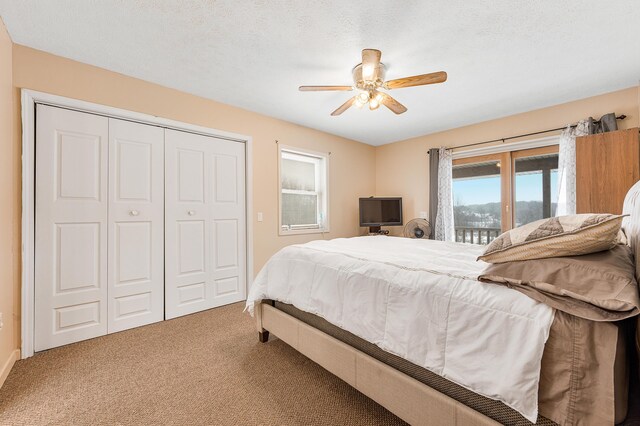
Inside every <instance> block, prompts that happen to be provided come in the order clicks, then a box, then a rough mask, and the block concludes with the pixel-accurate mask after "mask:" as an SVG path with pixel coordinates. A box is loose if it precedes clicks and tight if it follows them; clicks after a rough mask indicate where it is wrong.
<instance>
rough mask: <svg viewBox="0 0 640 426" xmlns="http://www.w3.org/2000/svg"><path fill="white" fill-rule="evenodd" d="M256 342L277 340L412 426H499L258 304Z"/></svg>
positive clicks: (483, 416)
mask: <svg viewBox="0 0 640 426" xmlns="http://www.w3.org/2000/svg"><path fill="white" fill-rule="evenodd" d="M255 317H256V324H257V329H258V339H259V340H260V342H262V343H265V342H267V341H268V340H269V333H273V334H275V335H276V336H277V337H278V338H279V339H280V340H282V341H284V342H285V343H287V344H288V345H290V346H291V347H293V348H294V349H295V350H297V351H298V352H300V353H301V354H303V355H305V356H306V357H307V358H309V359H311V360H312V361H314V362H316V363H317V364H319V365H320V366H322V367H323V368H325V369H326V370H327V371H329V372H330V373H333V374H334V375H336V376H338V377H339V378H340V379H342V380H344V381H345V382H347V383H348V384H349V385H351V386H353V387H354V388H355V389H357V390H359V391H360V392H362V393H363V394H365V395H366V396H368V397H369V398H371V399H373V400H374V401H376V402H377V403H378V404H380V405H382V406H383V407H385V408H386V409H388V410H389V411H391V412H392V413H394V414H395V415H397V416H398V417H400V418H401V419H402V420H404V421H406V422H407V423H409V424H412V425H434V426H435V425H437V426H448V425H460V426H462V425H465V426H481V425H482V426H484V425H499V423H497V422H496V421H494V420H493V419H490V418H489V417H487V416H485V415H483V414H481V413H479V412H477V411H475V410H473V409H472V408H469V407H467V406H466V405H464V404H462V403H460V402H458V401H456V400H455V399H453V398H450V397H449V396H447V395H444V394H442V393H440V392H438V391H436V390H434V389H432V388H430V387H429V386H427V385H425V384H423V383H421V382H419V381H418V380H416V379H414V378H412V377H409V376H407V375H406V374H404V373H401V372H400V371H398V370H396V369H394V368H392V367H390V366H388V365H386V364H384V363H382V362H380V361H378V360H377V359H375V358H372V357H371V356H369V355H367V354H365V353H363V352H361V351H359V350H357V349H355V348H353V347H351V346H349V345H347V344H346V343H343V342H341V341H339V340H337V339H335V338H333V337H331V336H329V335H328V334H326V333H324V332H322V331H320V330H318V329H316V328H314V327H311V326H310V325H308V324H305V323H304V322H302V321H300V320H299V319H297V318H294V317H293V316H291V315H289V314H287V313H285V312H282V311H280V310H278V309H277V308H275V307H273V306H272V305H270V304H269V303H268V302H266V301H265V302H264V303H256V305H255Z"/></svg>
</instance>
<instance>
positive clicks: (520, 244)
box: [478, 214, 624, 263]
mask: <svg viewBox="0 0 640 426" xmlns="http://www.w3.org/2000/svg"><path fill="white" fill-rule="evenodd" d="M623 217H624V216H623V215H613V214H575V215H569V216H558V217H551V218H548V219H542V220H537V221H535V222H531V223H527V224H526V225H523V226H520V227H518V228H514V229H512V230H510V231H507V232H505V233H503V234H502V235H500V236H499V237H498V238H496V239H495V240H493V241H492V242H491V243H490V244H489V245H488V246H487V248H486V250H485V251H484V253H483V254H482V255H481V256H480V257H478V260H484V261H485V262H489V263H502V262H512V261H516V260H530V259H545V258H549V257H559V256H575V255H581V254H588V253H595V252H598V251H602V250H609V249H610V248H612V247H614V246H615V245H616V244H618V242H619V240H618V232H619V231H620V225H621V224H622V218H623Z"/></svg>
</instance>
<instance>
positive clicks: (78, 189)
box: [35, 105, 109, 351]
mask: <svg viewBox="0 0 640 426" xmlns="http://www.w3.org/2000/svg"><path fill="white" fill-rule="evenodd" d="M108 131H109V123H108V119H107V118H105V117H100V116H96V115H91V114H85V113H80V112H75V111H69V110H65V109H60V108H54V107H49V106H42V105H38V106H37V125H36V188H35V190H36V200H35V201H36V218H35V227H36V241H35V350H36V351H40V350H44V349H49V348H53V347H56V346H60V345H65V344H67V343H71V342H76V341H79V340H84V339H89V338H91V337H96V336H100V335H103V334H106V333H107V158H108Z"/></svg>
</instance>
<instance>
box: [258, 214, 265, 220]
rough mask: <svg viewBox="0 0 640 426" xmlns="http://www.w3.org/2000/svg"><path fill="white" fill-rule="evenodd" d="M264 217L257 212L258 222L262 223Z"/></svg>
mask: <svg viewBox="0 0 640 426" xmlns="http://www.w3.org/2000/svg"><path fill="white" fill-rule="evenodd" d="M263 220H264V217H263V216H262V212H258V222H262V221H263Z"/></svg>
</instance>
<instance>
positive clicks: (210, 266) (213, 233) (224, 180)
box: [165, 130, 246, 318]
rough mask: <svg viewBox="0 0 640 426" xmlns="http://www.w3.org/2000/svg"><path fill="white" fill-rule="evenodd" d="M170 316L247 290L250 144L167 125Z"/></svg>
mask: <svg viewBox="0 0 640 426" xmlns="http://www.w3.org/2000/svg"><path fill="white" fill-rule="evenodd" d="M165 138H166V151H165V155H166V176H167V179H166V181H167V184H166V188H165V190H166V193H165V200H166V203H165V204H166V207H165V211H166V231H165V238H166V251H165V256H166V257H165V265H166V272H167V274H166V276H167V282H166V286H165V287H166V292H165V293H166V299H165V307H166V316H167V318H173V317H176V316H180V315H185V314H188V313H192V312H197V311H201V310H204V309H209V308H213V307H215V306H221V305H224V304H227V303H232V302H237V301H239V300H242V299H244V298H245V297H246V295H245V290H244V289H245V280H246V278H245V273H244V271H245V270H246V267H245V260H244V258H245V254H244V252H245V244H244V243H243V241H245V240H246V237H245V230H244V229H245V219H244V217H245V201H244V185H245V183H244V144H241V143H236V142H230V141H225V140H220V139H216V138H212V137H207V136H201V135H195V134H191V133H186V132H178V131H173V130H167V131H166V133H165Z"/></svg>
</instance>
